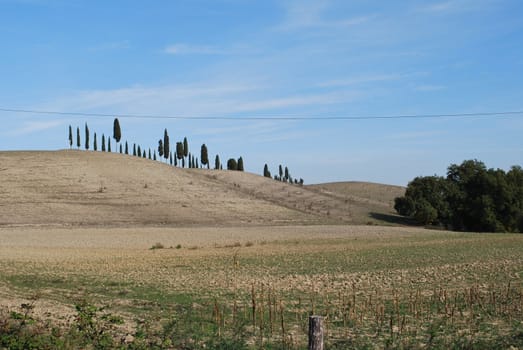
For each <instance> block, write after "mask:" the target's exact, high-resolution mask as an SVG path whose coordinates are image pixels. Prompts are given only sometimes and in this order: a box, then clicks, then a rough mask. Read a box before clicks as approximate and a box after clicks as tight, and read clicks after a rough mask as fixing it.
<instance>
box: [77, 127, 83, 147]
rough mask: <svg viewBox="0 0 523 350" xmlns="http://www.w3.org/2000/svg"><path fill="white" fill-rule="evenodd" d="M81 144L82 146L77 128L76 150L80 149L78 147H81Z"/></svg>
mask: <svg viewBox="0 0 523 350" xmlns="http://www.w3.org/2000/svg"><path fill="white" fill-rule="evenodd" d="M81 144H82V143H81V142H80V128H79V127H77V128H76V147H77V148H78V149H80V145H81Z"/></svg>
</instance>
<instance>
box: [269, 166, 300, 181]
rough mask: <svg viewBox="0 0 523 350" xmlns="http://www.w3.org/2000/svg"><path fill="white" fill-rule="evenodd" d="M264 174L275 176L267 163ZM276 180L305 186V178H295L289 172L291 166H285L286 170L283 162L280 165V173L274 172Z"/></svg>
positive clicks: (270, 176)
mask: <svg viewBox="0 0 523 350" xmlns="http://www.w3.org/2000/svg"><path fill="white" fill-rule="evenodd" d="M263 176H265V177H268V178H273V177H272V174H271V172H270V170H269V166H268V165H267V164H265V166H264V167H263ZM274 180H276V181H281V182H286V183H290V184H295V185H301V186H303V179H302V178H300V179H299V180H298V179H297V178H294V179H293V178H292V176H291V174H290V172H289V168H287V167H285V170H284V169H283V166H282V165H281V164H280V165H279V166H278V173H277V174H274Z"/></svg>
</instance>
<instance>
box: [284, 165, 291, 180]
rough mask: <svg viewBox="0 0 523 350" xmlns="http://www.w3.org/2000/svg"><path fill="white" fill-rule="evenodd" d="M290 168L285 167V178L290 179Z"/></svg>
mask: <svg viewBox="0 0 523 350" xmlns="http://www.w3.org/2000/svg"><path fill="white" fill-rule="evenodd" d="M289 178H290V176H289V168H287V167H285V180H289Z"/></svg>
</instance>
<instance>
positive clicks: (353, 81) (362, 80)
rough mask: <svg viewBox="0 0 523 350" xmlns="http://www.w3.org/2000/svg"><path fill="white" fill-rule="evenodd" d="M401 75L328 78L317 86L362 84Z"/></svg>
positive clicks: (387, 79) (396, 78) (396, 77)
mask: <svg viewBox="0 0 523 350" xmlns="http://www.w3.org/2000/svg"><path fill="white" fill-rule="evenodd" d="M402 77H403V75H401V74H382V75H368V76H358V77H354V78H347V79H336V80H329V81H326V82H323V83H320V84H318V87H325V88H328V87H342V86H351V85H357V84H364V83H374V82H383V81H391V80H399V79H401V78H402Z"/></svg>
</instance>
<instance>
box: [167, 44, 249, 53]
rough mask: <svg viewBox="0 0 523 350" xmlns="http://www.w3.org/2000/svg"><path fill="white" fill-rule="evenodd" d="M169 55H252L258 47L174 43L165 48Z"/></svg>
mask: <svg viewBox="0 0 523 350" xmlns="http://www.w3.org/2000/svg"><path fill="white" fill-rule="evenodd" d="M163 52H164V53H166V54H169V55H252V54H256V53H259V50H258V49H255V48H253V47H249V46H246V45H241V46H231V47H219V46H213V45H190V44H181V43H180V44H172V45H168V46H166V47H165V48H164V49H163Z"/></svg>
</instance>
